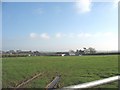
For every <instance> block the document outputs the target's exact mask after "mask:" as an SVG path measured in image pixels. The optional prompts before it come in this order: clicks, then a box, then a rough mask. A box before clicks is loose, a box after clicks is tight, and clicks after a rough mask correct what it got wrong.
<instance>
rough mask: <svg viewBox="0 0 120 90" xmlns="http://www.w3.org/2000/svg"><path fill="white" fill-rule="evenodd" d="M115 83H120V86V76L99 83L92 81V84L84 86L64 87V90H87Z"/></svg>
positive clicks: (84, 84)
mask: <svg viewBox="0 0 120 90" xmlns="http://www.w3.org/2000/svg"><path fill="white" fill-rule="evenodd" d="M114 81H119V84H120V76H114V77H109V78H106V79H102V80H97V81H92V82H88V83H83V84H78V85H72V86H68V87H63V88H62V90H67V89H68V90H69V89H73V90H75V89H79V90H80V89H85V88H92V87H95V86H98V85H103V84H107V83H111V82H114Z"/></svg>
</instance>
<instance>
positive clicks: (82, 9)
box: [76, 0, 92, 13]
mask: <svg viewBox="0 0 120 90" xmlns="http://www.w3.org/2000/svg"><path fill="white" fill-rule="evenodd" d="M91 6H92V0H77V1H76V8H77V12H78V13H86V12H90V11H91Z"/></svg>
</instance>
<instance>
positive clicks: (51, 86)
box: [45, 75, 60, 90]
mask: <svg viewBox="0 0 120 90" xmlns="http://www.w3.org/2000/svg"><path fill="white" fill-rule="evenodd" d="M59 81H60V75H59V76H56V77H55V78H54V79H53V81H52V82H50V83H49V84H48V85H47V86H46V87H45V88H46V90H51V89H53V88H55V86H56V85H58V82H59Z"/></svg>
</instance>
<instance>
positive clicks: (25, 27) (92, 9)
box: [2, 0, 118, 51]
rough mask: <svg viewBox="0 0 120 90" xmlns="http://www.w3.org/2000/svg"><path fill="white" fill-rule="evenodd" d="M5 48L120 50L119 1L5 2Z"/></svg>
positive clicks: (3, 9)
mask: <svg viewBox="0 0 120 90" xmlns="http://www.w3.org/2000/svg"><path fill="white" fill-rule="evenodd" d="M2 40H3V42H2V49H3V50H18V49H20V50H38V51H68V50H71V49H72V50H76V49H82V48H83V47H86V48H89V47H93V48H95V49H96V50H107V51H111V50H118V7H117V2H116V1H113V2H92V0H79V1H78V0H77V1H76V2H3V3H2Z"/></svg>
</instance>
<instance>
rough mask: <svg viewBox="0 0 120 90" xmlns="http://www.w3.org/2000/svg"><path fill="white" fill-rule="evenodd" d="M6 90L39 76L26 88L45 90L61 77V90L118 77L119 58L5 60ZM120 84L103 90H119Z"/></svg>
mask: <svg viewBox="0 0 120 90" xmlns="http://www.w3.org/2000/svg"><path fill="white" fill-rule="evenodd" d="M2 62H3V72H2V73H3V88H9V87H15V86H16V85H17V84H19V83H20V82H22V81H24V80H25V79H27V78H30V77H31V76H33V75H34V74H36V73H42V76H41V77H39V78H37V79H35V80H33V81H32V82H30V83H28V84H27V85H25V86H24V88H44V87H45V86H46V85H47V84H48V83H49V82H50V81H51V80H52V79H53V77H55V76H56V75H57V74H60V75H61V80H60V87H64V86H69V85H75V84H80V83H84V82H89V81H93V80H99V79H102V78H107V77H110V76H114V75H117V74H118V56H117V55H111V56H65V57H61V56H40V57H10V58H3V59H2ZM117 86H118V85H117V83H111V84H108V85H103V86H101V87H104V88H105V87H106V88H116V87H117Z"/></svg>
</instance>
